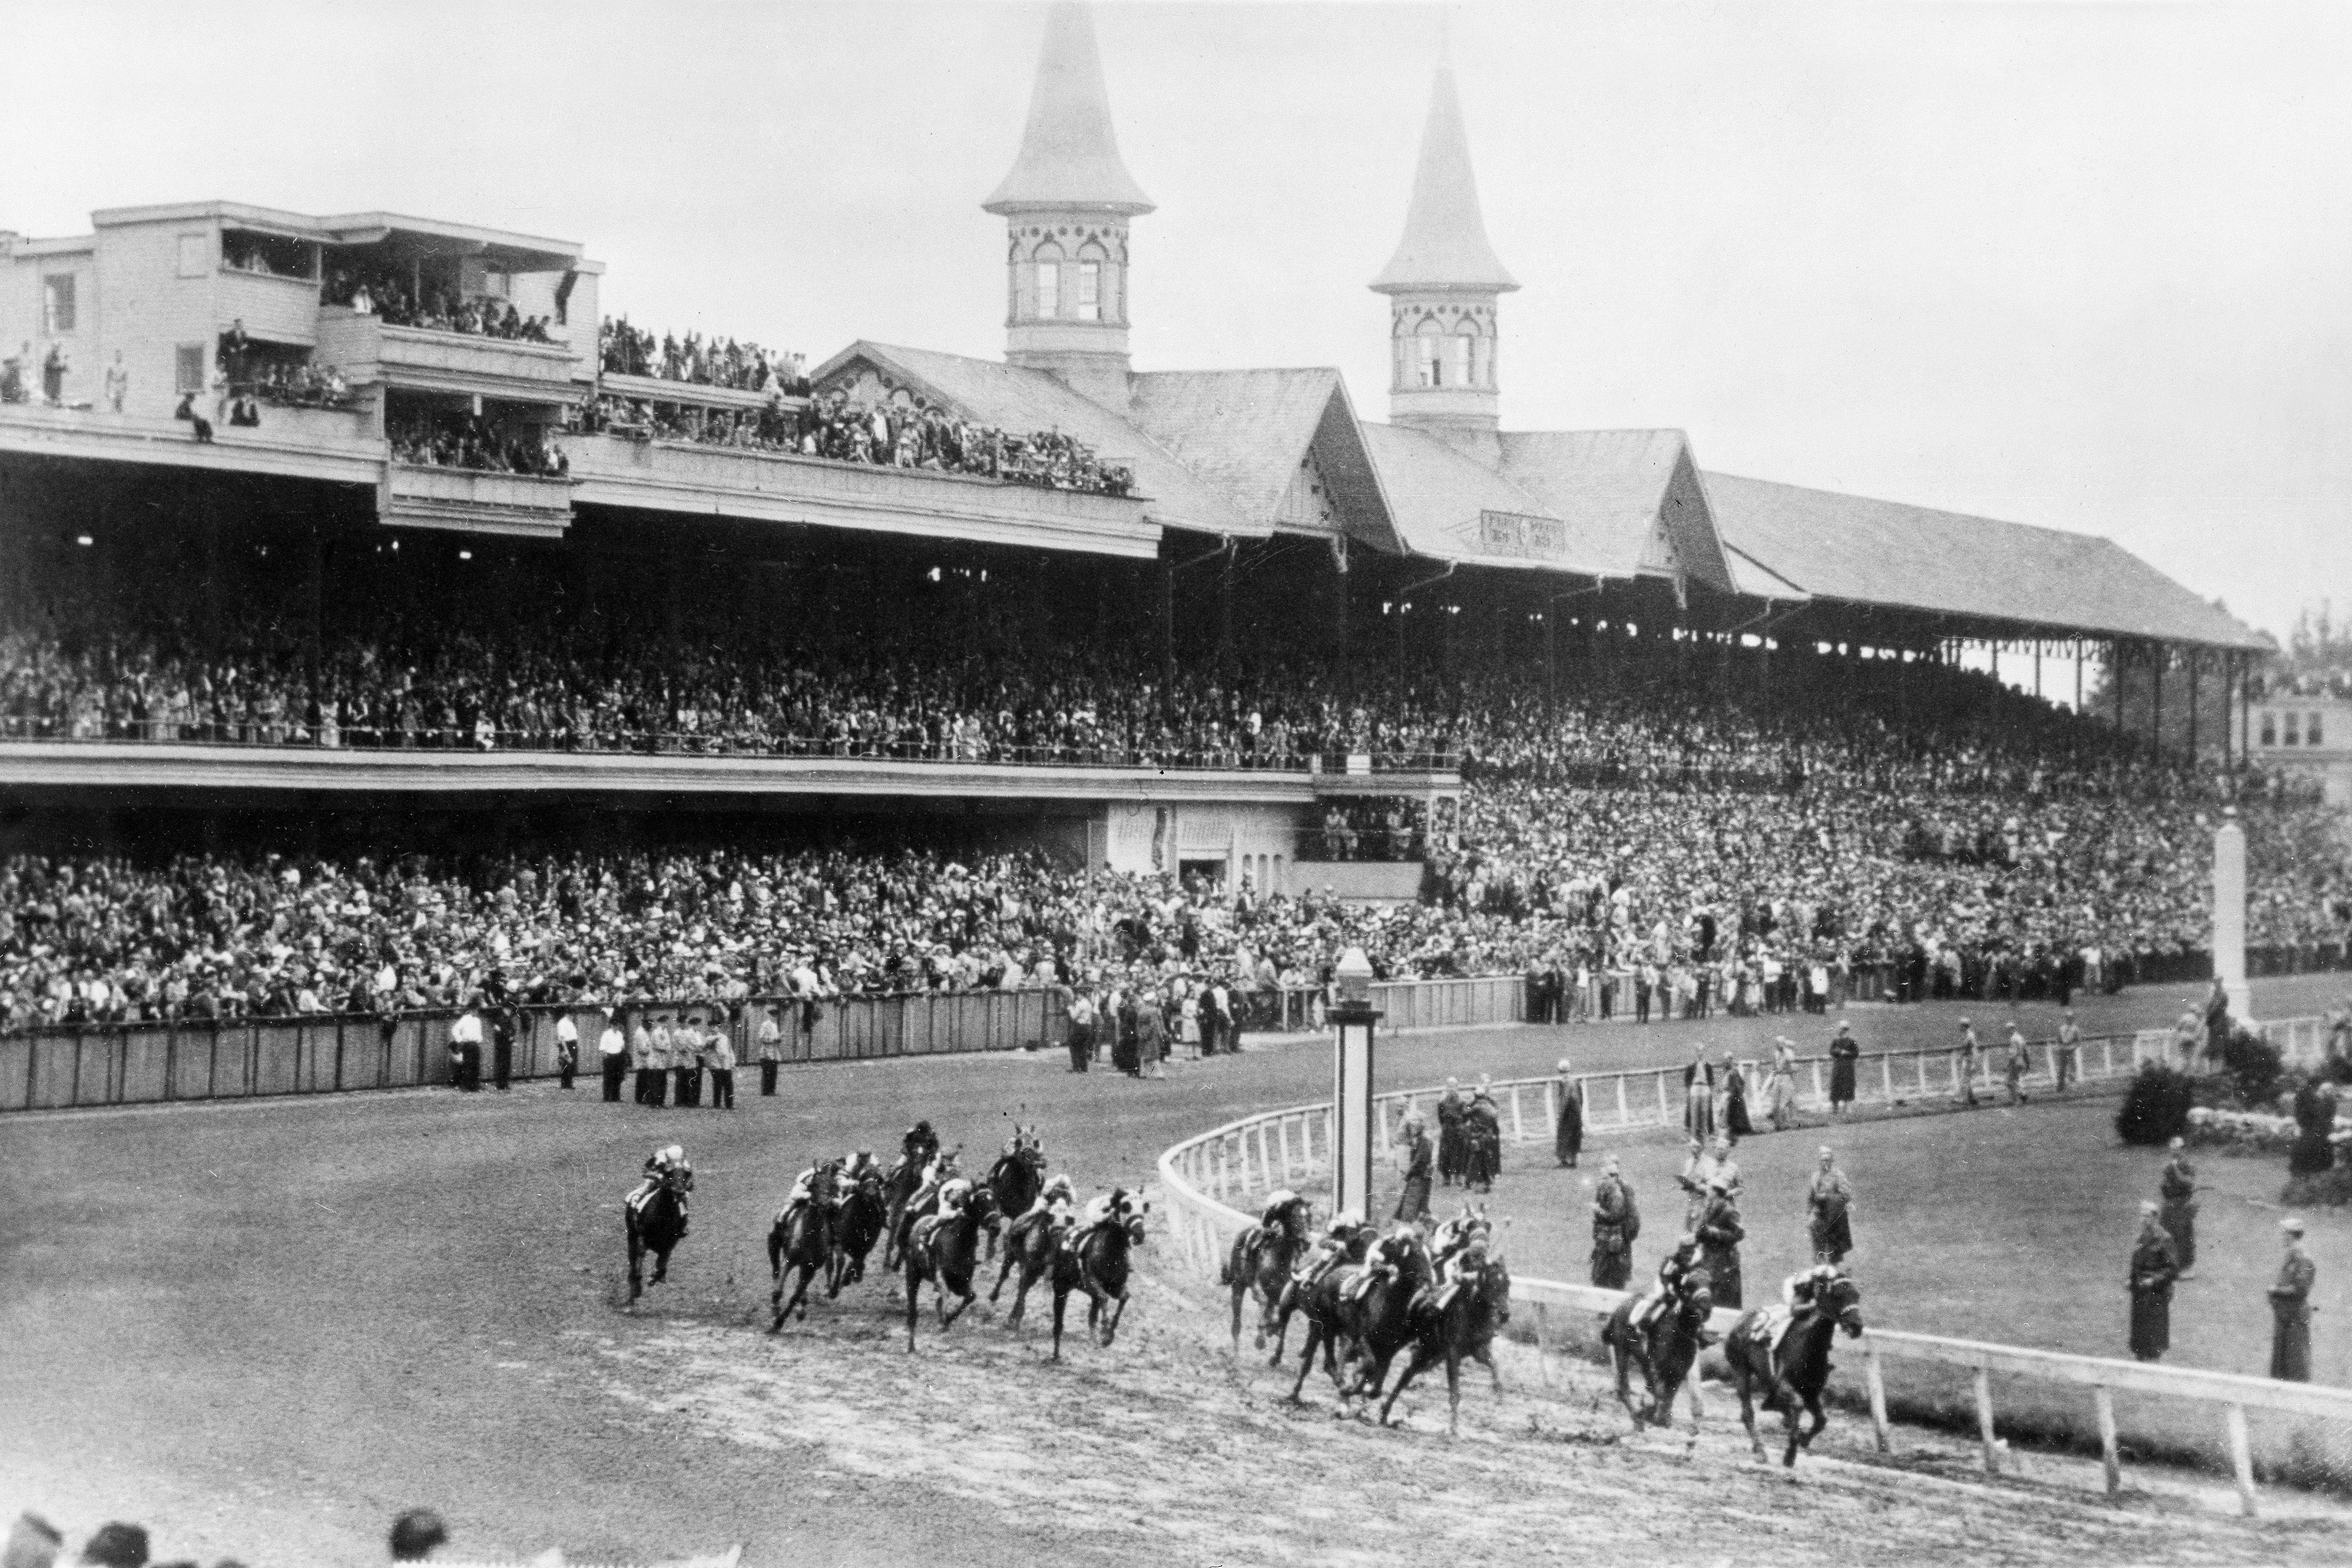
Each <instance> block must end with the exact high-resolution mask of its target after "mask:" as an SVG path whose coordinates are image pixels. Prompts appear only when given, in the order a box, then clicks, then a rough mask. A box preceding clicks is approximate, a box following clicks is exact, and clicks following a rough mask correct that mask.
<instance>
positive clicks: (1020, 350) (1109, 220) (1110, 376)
mask: <svg viewBox="0 0 2352 1568" xmlns="http://www.w3.org/2000/svg"><path fill="white" fill-rule="evenodd" d="M981 206H982V210H983V211H986V212H991V213H994V214H997V215H998V216H1002V217H1003V219H1004V220H1005V225H1006V227H1007V229H1008V230H1009V231H1010V233H1009V238H1010V241H1011V243H1010V246H1009V247H1008V250H1007V267H1008V273H1007V279H1006V289H1005V297H1006V309H1005V327H1006V352H1005V358H1006V360H1007V361H1008V362H1010V363H1013V364H1020V365H1028V366H1031V367H1033V368H1034V369H1039V370H1045V371H1048V372H1051V373H1052V374H1055V375H1057V376H1059V377H1061V378H1062V379H1063V380H1064V381H1066V382H1067V383H1068V384H1071V385H1072V386H1074V387H1076V388H1077V390H1079V391H1081V392H1083V393H1085V394H1087V395H1088V396H1090V397H1093V398H1095V399H1096V400H1097V402H1101V403H1104V404H1107V405H1110V406H1112V407H1124V406H1125V405H1126V404H1127V402H1128V391H1129V388H1128V375H1129V360H1128V348H1127V326H1128V316H1127V298H1128V289H1127V285H1128V234H1127V227H1128V220H1129V218H1133V217H1140V216H1143V215H1144V214H1146V213H1148V212H1150V211H1151V210H1152V203H1151V198H1150V197H1149V196H1147V195H1144V194H1143V189H1142V187H1141V186H1139V185H1138V184H1136V183H1135V176H1134V175H1132V174H1129V173H1128V172H1127V164H1126V163H1125V161H1123V160H1122V159H1121V158H1120V157H1119V154H1118V133H1117V132H1116V131H1115V130H1113V128H1112V125H1111V118H1110V95H1109V93H1108V91H1107V90H1106V89H1105V88H1104V86H1103V74H1102V56H1101V52H1100V50H1099V49H1098V48H1097V47H1096V44H1095V29H1094V20H1093V17H1092V16H1091V15H1089V13H1088V10H1087V6H1085V5H1078V4H1074V3H1069V0H1065V3H1063V4H1059V5H1055V7H1054V8H1053V11H1052V13H1051V14H1050V16H1048V17H1047V19H1046V23H1045V48H1044V50H1043V52H1042V53H1041V54H1040V55H1039V57H1038V60H1037V83H1036V88H1035V89H1034V92H1033V93H1032V94H1031V96H1030V100H1029V122H1028V125H1027V127H1026V128H1025V129H1024V131H1023V132H1022V137H1021V151H1020V153H1019V155H1018V156H1016V157H1015V158H1014V159H1013V170H1012V172H1011V173H1010V174H1006V175H1005V176H1004V179H1003V183H1002V184H999V185H998V186H997V187H996V189H995V191H994V192H993V193H992V195H990V196H989V198H988V200H986V201H985V202H983V203H982V204H981ZM1518 286H1519V285H1518V281H1517V279H1514V278H1513V277H1512V276H1511V275H1510V273H1509V271H1508V270H1507V269H1506V268H1504V266H1503V263H1502V261H1501V260H1500V259H1499V258H1497V257H1496V255H1495V247H1494V246H1493V245H1492V244H1490V243H1489V242H1488V240H1487V238H1486V218H1485V216H1483V215H1482V214H1481V212H1480V211H1479V206H1478V182H1477V178H1476V176H1475V174H1472V172H1471V168H1470V139H1469V135H1468V133H1467V132H1466V131H1465V129H1464V126H1463V122H1462V100H1461V98H1460V96H1459V94H1458V93H1457V92H1456V91H1455V89H1454V69H1453V67H1452V66H1450V65H1446V64H1443V63H1441V64H1440V65H1439V66H1438V68H1437V80H1436V85H1435V87H1434V89H1433V91H1432V93H1431V95H1430V100H1429V120H1428V122H1427V124H1426V125H1425V126H1424V127H1423V131H1422V139H1421V163H1420V166H1419V167H1418V169H1417V170H1416V171H1415V173H1414V174H1413V184H1412V203H1411V205H1409V206H1408V207H1407V209H1406V212H1405V224H1404V238H1403V240H1402V242H1401V243H1400V244H1399V245H1398V247H1397V251H1396V255H1395V256H1394V257H1392V258H1390V261H1389V264H1388V266H1387V267H1385V268H1382V269H1381V275H1380V276H1379V277H1378V278H1376V279H1373V280H1372V284H1371V287H1372V289H1374V290H1375V291H1377V292H1379V293H1382V294H1386V295H1388V296H1389V298H1390V300H1391V339H1392V346H1393V351H1394V353H1393V358H1394V367H1393V368H1394V374H1393V376H1392V378H1391V384H1390V412H1391V417H1393V418H1394V419H1396V420H1397V421H1398V422H1399V423H1400V424H1409V425H1415V426H1422V427H1423V428H1427V429H1430V430H1432V431H1433V432H1435V433H1437V434H1440V435H1444V436H1445V437H1447V438H1448V439H1462V440H1467V441H1469V442H1471V443H1473V444H1475V443H1476V442H1478V441H1479V440H1480V438H1481V437H1482V436H1483V438H1484V439H1485V440H1486V441H1491V440H1492V439H1493V432H1494V430H1495V427H1496V402H1497V397H1498V394H1497V392H1496V385H1495V368H1496V343H1495V301H1496V296H1497V295H1499V294H1502V293H1506V292H1507V291H1509V290H1511V289H1517V287H1518Z"/></svg>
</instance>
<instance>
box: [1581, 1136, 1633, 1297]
mask: <svg viewBox="0 0 2352 1568" xmlns="http://www.w3.org/2000/svg"><path fill="white" fill-rule="evenodd" d="M1641 1233H1642V1213H1641V1210H1640V1209H1639V1208H1637V1207H1636V1206H1635V1205H1634V1203H1633V1188H1632V1187H1631V1186H1629V1185H1627V1184H1626V1182H1625V1178H1624V1177H1623V1176H1622V1175H1620V1174H1619V1173H1618V1171H1617V1156H1616V1155H1614V1154H1612V1155H1610V1156H1609V1158H1608V1159H1607V1160H1606V1161H1605V1162H1603V1163H1602V1166H1601V1185H1600V1186H1599V1187H1598V1188H1597V1189H1596V1190H1595V1191H1594V1192H1593V1194H1592V1282H1593V1283H1594V1284H1595V1285H1598V1286H1600V1287H1601V1289H1604V1290H1622V1289H1625V1285H1626V1282H1627V1281H1628V1280H1630V1279H1633V1238H1634V1237H1637V1236H1639V1235H1640V1234H1641Z"/></svg>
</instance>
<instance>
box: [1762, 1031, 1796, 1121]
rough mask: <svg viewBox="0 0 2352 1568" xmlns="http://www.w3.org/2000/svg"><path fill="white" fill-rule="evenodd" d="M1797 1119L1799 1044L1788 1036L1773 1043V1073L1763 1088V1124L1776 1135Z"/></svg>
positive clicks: (1781, 1036) (1783, 1036)
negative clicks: (1765, 1122)
mask: <svg viewBox="0 0 2352 1568" xmlns="http://www.w3.org/2000/svg"><path fill="white" fill-rule="evenodd" d="M1796 1116H1797V1043H1796V1042H1795V1041H1794V1040H1791V1039H1790V1038H1789V1037H1788V1036H1786V1035H1778V1036H1775V1037H1773V1040H1772V1071H1771V1076H1770V1077H1769V1079H1766V1080H1765V1084H1764V1120H1765V1121H1767V1122H1768V1123H1769V1124H1770V1126H1771V1129H1772V1131H1775V1132H1782V1131H1787V1130H1788V1126H1789V1123H1790V1122H1791V1121H1795V1120H1796Z"/></svg>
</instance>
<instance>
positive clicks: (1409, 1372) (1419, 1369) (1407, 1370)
mask: <svg viewBox="0 0 2352 1568" xmlns="http://www.w3.org/2000/svg"><path fill="white" fill-rule="evenodd" d="M1430 1361H1431V1356H1430V1353H1429V1350H1428V1347H1427V1346H1425V1345H1415V1346H1413V1347H1412V1359H1411V1360H1410V1361H1408V1362H1406V1363H1404V1370H1403V1371H1402V1372H1401V1373H1397V1380H1396V1386H1395V1387H1394V1388H1391V1389H1390V1390H1389V1394H1388V1397H1387V1398H1386V1399H1383V1400H1381V1426H1387V1425H1388V1424H1389V1412H1390V1411H1391V1410H1393V1409H1395V1408H1396V1402H1397V1397H1398V1395H1400V1394H1403V1393H1404V1385H1405V1384H1408V1383H1411V1382H1412V1380H1413V1379H1414V1378H1416V1377H1419V1376H1420V1375H1421V1374H1422V1373H1424V1372H1427V1371H1428V1370H1429V1366H1430Z"/></svg>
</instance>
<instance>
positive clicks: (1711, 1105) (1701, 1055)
mask: <svg viewBox="0 0 2352 1568" xmlns="http://www.w3.org/2000/svg"><path fill="white" fill-rule="evenodd" d="M1683 1131H1685V1132H1687V1133H1688V1134H1690V1136H1691V1138H1692V1140H1693V1141H1694V1142H1704V1141H1705V1140H1706V1139H1707V1138H1710V1137H1712V1136H1714V1133H1715V1067H1714V1064H1712V1063H1711V1062H1709V1061H1708V1060H1707V1059H1706V1046H1704V1045H1701V1046H1699V1047H1696V1049H1695V1050H1694V1051H1693V1052H1692V1055H1691V1063H1690V1066H1688V1067H1686V1068H1683Z"/></svg>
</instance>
